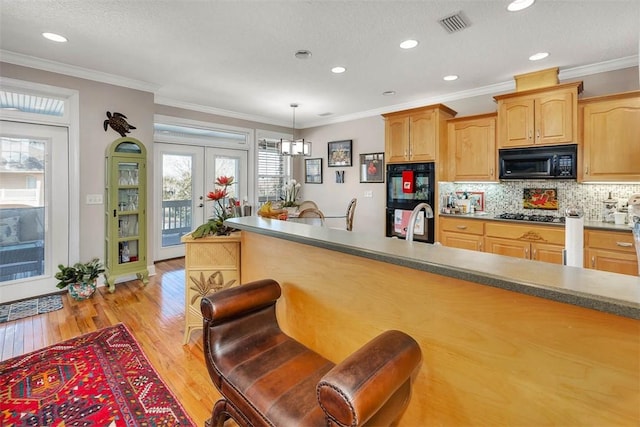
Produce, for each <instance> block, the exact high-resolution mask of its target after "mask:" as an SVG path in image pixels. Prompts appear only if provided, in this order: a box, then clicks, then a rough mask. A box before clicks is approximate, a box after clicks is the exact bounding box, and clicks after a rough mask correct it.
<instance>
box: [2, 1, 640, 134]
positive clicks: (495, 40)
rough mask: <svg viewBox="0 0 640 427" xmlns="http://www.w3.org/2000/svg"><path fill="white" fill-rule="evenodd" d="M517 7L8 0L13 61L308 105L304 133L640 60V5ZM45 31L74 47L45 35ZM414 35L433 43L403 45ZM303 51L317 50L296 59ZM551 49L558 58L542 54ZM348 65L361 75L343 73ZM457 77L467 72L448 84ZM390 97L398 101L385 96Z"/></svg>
mask: <svg viewBox="0 0 640 427" xmlns="http://www.w3.org/2000/svg"><path fill="white" fill-rule="evenodd" d="M507 4H508V1H506V0H467V1H458V0H424V1H391V0H388V1H375V0H370V1H328V0H315V1H314V0H306V1H293V0H292V1H272V0H266V1H258V0H256V1H246V0H238V1H216V0H198V1H196V0H172V1H168V0H155V1H150V0H47V1H45V0H0V49H1V50H0V60H2V61H5V62H11V63H14V64H19V65H27V66H33V67H36V68H42V69H46V70H50V71H57V72H63V73H65V74H70V75H76V76H79V77H86V78H91V79H94V80H100V81H105V82H110V83H116V84H121V85H124V86H128V87H134V88H140V89H144V90H149V91H153V92H154V93H155V96H156V102H158V103H162V104H168V105H175V106H183V107H188V108H193V109H198V110H201V111H208V112H212V113H217V114H224V115H228V116H231V117H239V118H244V119H249V120H256V121H260V122H265V123H271V124H277V125H283V126H290V124H291V115H292V114H291V108H290V107H289V104H291V103H298V104H300V107H299V108H298V109H297V111H296V127H297V128H304V127H309V126H315V125H320V124H325V123H332V122H338V121H343V120H348V119H353V118H358V117H364V116H370V115H375V114H380V113H384V112H389V111H394V110H398V109H402V108H408V107H414V106H419V105H426V104H430V103H434V102H444V101H445V100H447V99H460V98H464V97H467V96H470V95H473V94H479V93H495V92H496V89H502V90H503V91H504V90H506V87H507V86H505V85H508V84H512V83H513V76H514V75H517V74H522V73H527V72H530V71H535V70H539V69H544V68H549V67H559V68H560V70H561V77H562V72H563V71H566V70H569V71H571V70H573V71H574V72H579V70H585V69H588V68H589V67H587V66H594V65H596V64H597V65H598V67H600V68H602V67H605V68H606V67H609V68H612V69H616V68H624V67H629V66H634V65H636V66H637V64H638V49H639V46H640V43H639V34H640V0H537V2H536V3H535V4H534V5H533V6H532V7H531V8H529V9H526V10H524V11H521V12H516V13H510V12H507V10H506V6H507ZM458 11H462V13H463V15H464V17H465V18H466V20H467V21H468V23H469V26H468V27H467V28H466V29H464V30H462V31H459V32H455V33H453V34H448V33H447V32H446V31H445V30H444V28H443V27H442V26H441V25H440V24H439V23H438V20H439V19H441V18H444V17H446V16H448V15H450V14H452V13H455V12H458ZM45 31H48V32H55V33H58V34H62V35H64V36H66V37H67V38H68V39H69V42H68V43H64V44H58V43H53V42H50V41H48V40H45V39H44V38H42V37H41V35H40V34H41V33H42V32H45ZM407 38H414V39H417V40H419V41H420V44H419V45H418V47H417V48H415V49H411V50H402V49H400V48H399V47H398V45H399V43H400V42H401V41H402V40H405V39H407ZM300 49H307V50H310V51H311V52H312V53H313V56H312V57H311V58H310V59H307V60H299V59H296V58H295V57H294V53H295V52H296V51H297V50H300ZM540 51H548V52H549V53H550V56H549V57H548V58H547V59H545V60H542V61H538V62H531V61H529V60H528V57H529V56H530V55H532V54H534V53H536V52H540ZM603 62H604V63H605V64H604V65H603V64H601V63H603ZM335 65H342V66H344V67H346V68H347V72H346V73H344V74H340V75H336V74H332V73H331V72H330V69H331V68H332V67H333V66H335ZM592 68H597V67H592ZM447 74H458V75H459V76H460V78H459V79H458V80H457V81H454V82H445V81H443V80H442V77H443V76H445V75H447ZM389 90H393V91H395V92H396V95H395V96H383V95H382V92H384V91H389ZM326 113H330V114H329V115H324V114H326Z"/></svg>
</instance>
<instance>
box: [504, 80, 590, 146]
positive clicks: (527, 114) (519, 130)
mask: <svg viewBox="0 0 640 427" xmlns="http://www.w3.org/2000/svg"><path fill="white" fill-rule="evenodd" d="M581 91H582V82H575V83H565V84H560V85H556V86H552V87H550V88H541V89H534V90H528V91H523V92H517V93H511V94H506V95H499V96H495V97H494V99H495V100H496V101H497V102H498V148H514V147H526V146H535V145H558V144H567V143H572V142H576V141H577V139H578V94H579V93H580V92H581Z"/></svg>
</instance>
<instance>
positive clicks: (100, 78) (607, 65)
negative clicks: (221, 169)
mask: <svg viewBox="0 0 640 427" xmlns="http://www.w3.org/2000/svg"><path fill="white" fill-rule="evenodd" d="M0 61H2V62H8V63H10V64H15V65H21V66H25V67H30V68H36V69H40V70H44V71H50V72H54V73H59V74H65V75H69V76H73V77H78V78H82V79H87V80H93V81H97V82H101V83H108V84H112V85H116V86H123V87H127V88H130V89H136V90H141V91H145V92H152V93H153V94H154V102H155V103H156V104H160V105H166V106H169V107H176V108H182V109H186V110H191V111H199V112H202V113H208V114H214V115H218V116H224V117H229V118H235V119H240V120H247V121H251V122H258V123H263V124H270V125H274V126H285V127H286V126H288V125H289V124H288V123H282V122H279V121H277V120H274V119H273V118H269V117H263V116H255V115H250V114H246V113H240V112H236V111H230V110H224V109H221V108H215V107H211V106H207V105H201V104H194V103H189V102H186V101H181V100H179V99H172V98H166V97H163V96H160V95H158V94H157V92H158V91H159V90H160V88H161V86H160V85H156V84H152V83H148V82H143V81H139V80H133V79H129V78H126V77H121V76H117V75H113V74H108V73H103V72H100V71H95V70H90V69H87V68H81V67H76V66H72V65H67V64H63V63H60V62H55V61H50V60H46V59H41V58H36V57H33V56H28V55H23V54H19V53H15V52H11V51H6V50H0ZM638 65H639V57H638V55H632V56H627V57H624V58H618V59H613V60H610V61H603V62H599V63H595V64H590V65H582V66H578V67H573V68H567V69H565V70H560V73H559V78H560V79H561V80H567V79H574V78H579V77H583V76H587V75H591V74H597V73H604V72H608V71H615V70H620V69H624V68H630V67H637V66H638ZM513 90H515V82H514V81H513V80H511V81H507V82H502V83H496V84H493V85H488V86H482V87H479V88H475V89H469V90H464V91H459V92H453V93H449V94H445V95H438V96H434V97H429V98H422V99H419V100H415V101H413V102H410V103H404V104H395V105H391V106H386V107H382V108H376V109H373V110H367V111H361V112H357V113H353V114H345V115H342V116H336V117H331V118H322V119H320V120H316V121H307V122H306V123H299V125H300V128H299V129H306V128H310V127H316V126H324V125H329V124H334V123H342V122H347V121H352V120H358V119H364V118H367V117H372V116H379V115H381V114H384V113H389V112H393V111H401V110H407V109H411V108H416V107H421V106H424V105H431V104H439V103H445V102H450V101H457V100H460V99H465V98H472V97H474V96H481V95H496V94H499V93H505V92H509V91H513Z"/></svg>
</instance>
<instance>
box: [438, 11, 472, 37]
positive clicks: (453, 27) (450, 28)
mask: <svg viewBox="0 0 640 427" xmlns="http://www.w3.org/2000/svg"><path fill="white" fill-rule="evenodd" d="M438 22H440V25H442V26H443V27H444V29H445V30H447V32H448V33H449V34H451V33H455V32H456V31H460V30H464V29H465V28H467V27H468V26H469V24H467V21H466V20H465V18H464V16H463V15H462V12H456V13H454V14H453V15H449V16H447V17H445V18H442V19H441V20H440V21H438Z"/></svg>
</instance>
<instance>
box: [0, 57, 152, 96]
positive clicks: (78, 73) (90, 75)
mask: <svg viewBox="0 0 640 427" xmlns="http://www.w3.org/2000/svg"><path fill="white" fill-rule="evenodd" d="M0 61H2V62H8V63H9V64H14V65H20V66H23V67H29V68H35V69H38V70H43V71H49V72H52V73H58V74H64V75H67V76H72V77H78V78H80V79H86V80H93V81H96V82H100V83H107V84H111V85H114V86H122V87H126V88H129V89H136V90H141V91H144V92H152V93H155V92H156V91H158V90H159V89H160V85H156V84H153V83H149V82H143V81H140V80H134V79H129V78H127V77H122V76H118V75H115V74H109V73H103V72H102V71H96V70H91V69H89V68H82V67H76V66H74V65H69V64H64V63H62V62H56V61H50V60H48V59H42V58H36V57H35V56H29V55H23V54H21V53H16V52H11V51H8V50H0Z"/></svg>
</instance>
